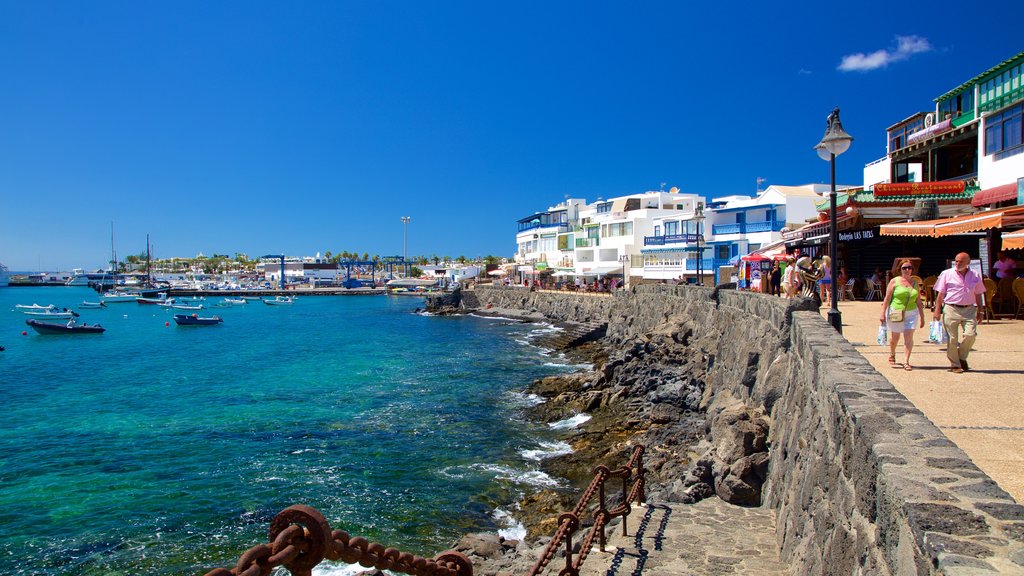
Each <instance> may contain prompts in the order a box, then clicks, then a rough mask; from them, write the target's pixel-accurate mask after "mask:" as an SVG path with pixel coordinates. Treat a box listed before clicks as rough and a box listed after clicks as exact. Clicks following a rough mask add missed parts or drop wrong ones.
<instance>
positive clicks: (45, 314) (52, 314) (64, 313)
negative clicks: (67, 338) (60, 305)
mask: <svg viewBox="0 0 1024 576" xmlns="http://www.w3.org/2000/svg"><path fill="white" fill-rule="evenodd" d="M25 314H28V315H29V316H35V317H36V318H74V317H75V316H78V314H76V313H75V312H72V311H71V310H67V309H65V310H43V311H40V312H33V311H25Z"/></svg>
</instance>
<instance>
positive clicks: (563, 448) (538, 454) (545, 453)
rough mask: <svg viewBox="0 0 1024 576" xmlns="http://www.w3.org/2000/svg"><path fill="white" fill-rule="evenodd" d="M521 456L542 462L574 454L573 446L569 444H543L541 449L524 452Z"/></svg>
mask: <svg viewBox="0 0 1024 576" xmlns="http://www.w3.org/2000/svg"><path fill="white" fill-rule="evenodd" d="M519 454H521V455H522V457H523V458H526V459H527V460H536V461H538V462H539V461H541V460H543V459H545V458H554V457H555V456H561V455H563V454H572V446H569V444H568V443H567V442H561V441H559V442H541V443H540V448H536V449H533V450H523V451H522V452H520V453H519Z"/></svg>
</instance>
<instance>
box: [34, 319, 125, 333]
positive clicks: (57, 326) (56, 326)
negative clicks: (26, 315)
mask: <svg viewBox="0 0 1024 576" xmlns="http://www.w3.org/2000/svg"><path fill="white" fill-rule="evenodd" d="M25 324H28V325H29V326H31V327H32V329H33V330H35V331H36V332H38V333H40V334H102V333H104V332H106V331H107V329H106V328H104V327H102V326H100V325H99V324H93V325H92V326H90V325H88V324H78V323H77V322H75V321H74V320H69V321H68V322H66V323H61V322H43V321H41V320H25Z"/></svg>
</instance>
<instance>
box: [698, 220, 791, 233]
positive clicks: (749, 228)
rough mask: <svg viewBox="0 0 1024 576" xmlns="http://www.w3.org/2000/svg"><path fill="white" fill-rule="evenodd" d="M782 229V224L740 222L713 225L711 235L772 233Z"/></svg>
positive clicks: (769, 221) (767, 221) (768, 221)
mask: <svg viewBox="0 0 1024 576" xmlns="http://www.w3.org/2000/svg"><path fill="white" fill-rule="evenodd" d="M781 228H782V222H778V221H776V222H773V221H771V220H765V221H763V222H741V223H737V224H715V225H714V226H712V227H711V233H712V234H714V235H715V236H718V235H724V234H751V233H754V232H773V231H775V230H779V229H781Z"/></svg>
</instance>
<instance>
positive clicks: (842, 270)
mask: <svg viewBox="0 0 1024 576" xmlns="http://www.w3.org/2000/svg"><path fill="white" fill-rule="evenodd" d="M849 281H850V275H849V274H847V273H846V266H840V267H839V275H838V276H836V288H835V289H836V292H835V295H836V298H839V299H840V300H842V299H843V290H845V289H846V283H847V282H849Z"/></svg>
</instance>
